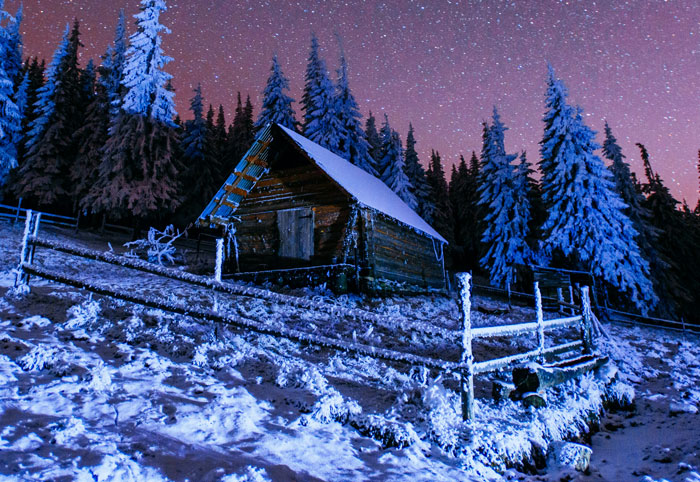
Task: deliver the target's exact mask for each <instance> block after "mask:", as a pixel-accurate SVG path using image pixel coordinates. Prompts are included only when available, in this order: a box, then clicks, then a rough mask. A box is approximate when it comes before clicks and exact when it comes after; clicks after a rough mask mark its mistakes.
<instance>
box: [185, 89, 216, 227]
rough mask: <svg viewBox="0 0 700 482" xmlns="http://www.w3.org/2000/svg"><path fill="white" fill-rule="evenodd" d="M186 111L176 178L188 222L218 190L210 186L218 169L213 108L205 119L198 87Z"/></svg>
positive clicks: (200, 90)
mask: <svg viewBox="0 0 700 482" xmlns="http://www.w3.org/2000/svg"><path fill="white" fill-rule="evenodd" d="M190 110H191V111H192V114H193V118H192V120H188V121H186V122H185V133H184V136H183V138H182V142H181V150H182V164H183V171H182V175H181V177H180V179H181V183H180V184H181V185H182V187H183V192H182V196H181V197H182V199H183V206H182V209H183V211H184V212H185V214H186V218H187V219H188V220H189V221H191V220H192V219H194V217H196V216H197V215H198V214H199V213H200V212H201V211H202V209H204V207H205V206H206V204H207V203H208V202H209V201H210V200H211V199H212V198H213V197H214V193H215V192H216V189H218V187H219V186H215V185H214V179H215V178H216V177H217V176H218V171H219V166H218V165H217V164H216V158H215V157H214V155H213V153H212V146H211V143H212V137H211V134H212V131H213V123H214V109H213V108H211V107H210V109H209V113H208V114H207V119H205V118H204V105H203V99H202V87H201V85H197V87H196V88H195V89H194V97H193V98H192V100H191V102H190ZM210 126H211V127H210Z"/></svg>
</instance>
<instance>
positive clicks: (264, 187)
mask: <svg viewBox="0 0 700 482" xmlns="http://www.w3.org/2000/svg"><path fill="white" fill-rule="evenodd" d="M350 202H351V199H350V197H349V196H348V195H347V194H346V193H344V192H342V191H340V190H339V189H337V187H336V186H335V185H334V184H333V183H332V182H331V181H330V180H329V179H328V178H327V177H326V176H325V175H324V174H323V173H322V172H321V171H319V170H318V169H313V168H311V166H310V165H309V164H306V165H302V166H297V167H292V168H289V169H281V170H272V171H270V172H269V173H267V174H265V175H264V176H263V177H262V178H261V179H260V181H258V183H257V185H256V186H255V189H253V190H252V191H251V192H250V194H248V196H247V197H246V199H245V200H243V201H242V202H241V204H240V206H239V208H238V210H237V212H236V216H237V217H238V218H239V219H240V220H241V222H240V223H237V231H236V236H237V238H238V244H239V253H240V257H241V269H263V268H269V267H276V268H280V267H291V266H313V265H319V264H334V263H336V262H342V260H341V259H339V258H340V257H342V250H343V239H344V234H345V233H344V232H345V227H346V225H347V223H348V220H349V216H350V213H351V206H350ZM295 208H310V209H311V210H312V211H313V218H314V247H313V250H312V251H313V256H311V258H310V260H308V261H304V260H291V259H287V260H283V259H280V258H279V256H278V252H279V247H280V240H279V231H278V225H277V212H278V211H281V210H288V209H295Z"/></svg>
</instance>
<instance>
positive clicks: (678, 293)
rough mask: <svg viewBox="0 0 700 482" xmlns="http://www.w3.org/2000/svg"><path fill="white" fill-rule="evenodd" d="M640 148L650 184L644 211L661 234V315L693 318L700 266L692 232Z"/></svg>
mask: <svg viewBox="0 0 700 482" xmlns="http://www.w3.org/2000/svg"><path fill="white" fill-rule="evenodd" d="M637 147H639V150H640V152H641V157H642V162H643V165H644V171H645V175H646V181H647V182H646V183H645V184H644V185H643V186H642V191H643V193H644V194H645V195H646V198H645V199H644V200H643V203H642V208H643V209H646V210H648V212H649V213H650V217H649V220H650V222H651V224H652V226H653V228H655V229H656V231H657V233H658V236H657V238H656V239H655V241H654V244H653V248H654V250H655V251H656V252H657V253H658V258H659V259H660V261H661V263H663V266H662V267H657V269H656V270H655V271H653V272H652V275H653V276H654V278H655V279H656V281H657V283H656V284H657V285H659V286H661V287H662V291H661V293H660V295H661V297H662V303H661V306H660V312H661V314H666V313H665V312H669V314H670V315H671V316H673V317H679V316H688V315H690V316H693V315H692V310H690V309H689V307H692V306H693V300H694V297H696V296H697V295H696V293H697V292H698V291H697V289H700V287H698V281H697V273H698V270H700V266H699V263H698V261H699V260H698V258H697V257H695V256H694V254H695V253H694V247H695V244H694V240H693V236H692V234H693V233H692V229H690V226H689V225H688V224H687V223H686V222H685V217H684V215H683V213H682V212H680V211H679V210H678V208H677V207H678V205H679V204H680V203H679V202H678V200H676V199H675V198H674V197H673V195H672V194H671V192H670V191H669V189H668V188H667V187H666V186H665V184H664V182H663V180H662V179H661V177H660V176H659V175H658V174H657V173H655V172H654V170H653V169H652V166H651V162H650V160H649V153H648V152H647V149H646V147H644V145H643V144H639V143H638V144H637ZM657 264H659V263H658V261H657Z"/></svg>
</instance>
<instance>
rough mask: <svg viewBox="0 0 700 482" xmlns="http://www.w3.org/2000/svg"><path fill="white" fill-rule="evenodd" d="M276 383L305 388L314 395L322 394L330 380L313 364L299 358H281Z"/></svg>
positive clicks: (283, 386) (282, 385) (283, 385)
mask: <svg viewBox="0 0 700 482" xmlns="http://www.w3.org/2000/svg"><path fill="white" fill-rule="evenodd" d="M279 362H280V366H279V372H278V373H277V379H276V383H277V385H278V386H280V387H282V388H285V387H293V388H303V389H305V390H308V391H310V392H311V393H313V394H314V395H322V394H324V393H325V392H326V391H327V389H328V380H326V377H324V376H323V375H322V374H321V372H320V371H319V370H318V369H317V368H316V367H315V366H313V365H307V364H305V363H302V362H300V361H298V360H290V359H280V360H279Z"/></svg>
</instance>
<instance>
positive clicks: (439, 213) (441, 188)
mask: <svg viewBox="0 0 700 482" xmlns="http://www.w3.org/2000/svg"><path fill="white" fill-rule="evenodd" d="M425 177H426V180H427V181H428V184H429V185H430V190H431V193H432V199H433V203H434V206H435V211H434V214H433V222H432V224H431V226H432V227H433V228H435V230H436V231H437V232H438V233H440V234H441V235H442V237H443V238H445V239H446V240H447V242H448V243H450V245H452V244H454V240H455V237H454V225H453V219H454V215H453V214H452V206H451V205H450V199H449V192H448V186H447V180H446V179H445V171H444V170H443V168H442V161H441V159H440V154H439V153H438V152H435V151H432V153H431V156H430V165H429V166H428V172H427V173H426V176H425Z"/></svg>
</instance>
